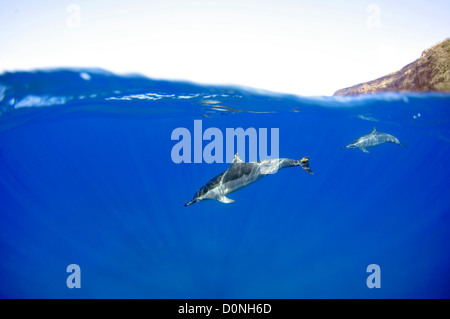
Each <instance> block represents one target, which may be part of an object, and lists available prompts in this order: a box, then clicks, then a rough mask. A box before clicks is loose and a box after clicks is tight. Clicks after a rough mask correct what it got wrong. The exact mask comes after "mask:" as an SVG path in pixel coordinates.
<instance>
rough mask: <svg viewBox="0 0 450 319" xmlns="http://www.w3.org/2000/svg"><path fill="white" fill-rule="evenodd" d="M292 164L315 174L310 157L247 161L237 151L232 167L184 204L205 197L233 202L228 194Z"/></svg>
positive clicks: (190, 203) (223, 201)
mask: <svg viewBox="0 0 450 319" xmlns="http://www.w3.org/2000/svg"><path fill="white" fill-rule="evenodd" d="M292 166H301V167H302V168H303V169H304V170H305V171H306V172H308V173H309V174H313V172H312V171H311V169H310V168H309V161H308V157H304V158H302V159H301V160H294V159H289V158H277V159H268V160H263V161H258V162H250V163H245V162H244V161H243V160H242V159H241V158H240V157H239V155H238V154H237V153H236V155H234V158H233V162H232V163H231V166H230V168H229V169H227V170H226V171H225V172H223V173H222V174H219V175H217V176H216V177H214V178H213V179H212V180H210V181H209V182H208V183H206V185H205V186H203V187H202V188H200V190H199V191H198V192H197V193H196V194H195V196H194V198H193V199H192V200H191V201H190V202H189V203H187V204H186V205H184V206H189V205H192V204H194V203H197V202H199V201H202V200H205V199H215V200H217V201H219V202H222V203H232V202H234V200H233V199H230V198H228V197H226V195H228V194H230V193H233V192H235V191H237V190H239V189H241V188H243V187H245V186H247V185H249V184H251V183H254V182H256V181H257V180H259V179H261V178H263V177H264V176H267V175H269V174H274V173H276V172H277V171H278V170H280V169H283V168H286V167H292Z"/></svg>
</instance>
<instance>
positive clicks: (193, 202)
mask: <svg viewBox="0 0 450 319" xmlns="http://www.w3.org/2000/svg"><path fill="white" fill-rule="evenodd" d="M195 203H197V200H196V199H193V200H191V201H190V202H189V203H187V204H185V205H184V207H188V206H189V205H192V204H195Z"/></svg>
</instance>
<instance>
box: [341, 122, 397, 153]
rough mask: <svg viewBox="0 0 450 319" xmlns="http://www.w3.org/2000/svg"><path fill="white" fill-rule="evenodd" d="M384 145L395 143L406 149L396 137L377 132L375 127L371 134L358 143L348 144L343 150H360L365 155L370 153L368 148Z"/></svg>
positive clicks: (359, 139) (360, 139)
mask: <svg viewBox="0 0 450 319" xmlns="http://www.w3.org/2000/svg"><path fill="white" fill-rule="evenodd" d="M384 143H395V144H397V145H400V146H403V147H405V145H403V144H402V143H400V142H399V140H398V139H397V138H396V137H394V136H392V135H389V134H387V133H381V132H377V130H376V127H374V128H373V130H372V132H371V133H370V134H367V135H364V136H362V137H360V138H358V139H357V140H356V141H354V142H352V143H350V144H348V145H347V146H345V147H342V149H347V148H359V149H360V150H361V151H363V152H364V153H369V151H368V150H366V148H368V147H374V146H377V145H381V144H384Z"/></svg>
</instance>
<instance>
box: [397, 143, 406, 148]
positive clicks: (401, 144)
mask: <svg viewBox="0 0 450 319" xmlns="http://www.w3.org/2000/svg"><path fill="white" fill-rule="evenodd" d="M395 144H397V145H400V146H401V147H407V146H406V145H405V144H403V143H400V142H398V143H395Z"/></svg>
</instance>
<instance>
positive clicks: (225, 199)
mask: <svg viewBox="0 0 450 319" xmlns="http://www.w3.org/2000/svg"><path fill="white" fill-rule="evenodd" d="M216 200H218V201H219V202H221V203H225V204H229V203H232V202H234V199H230V198H228V197H226V196H220V197H217V198H216Z"/></svg>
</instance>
